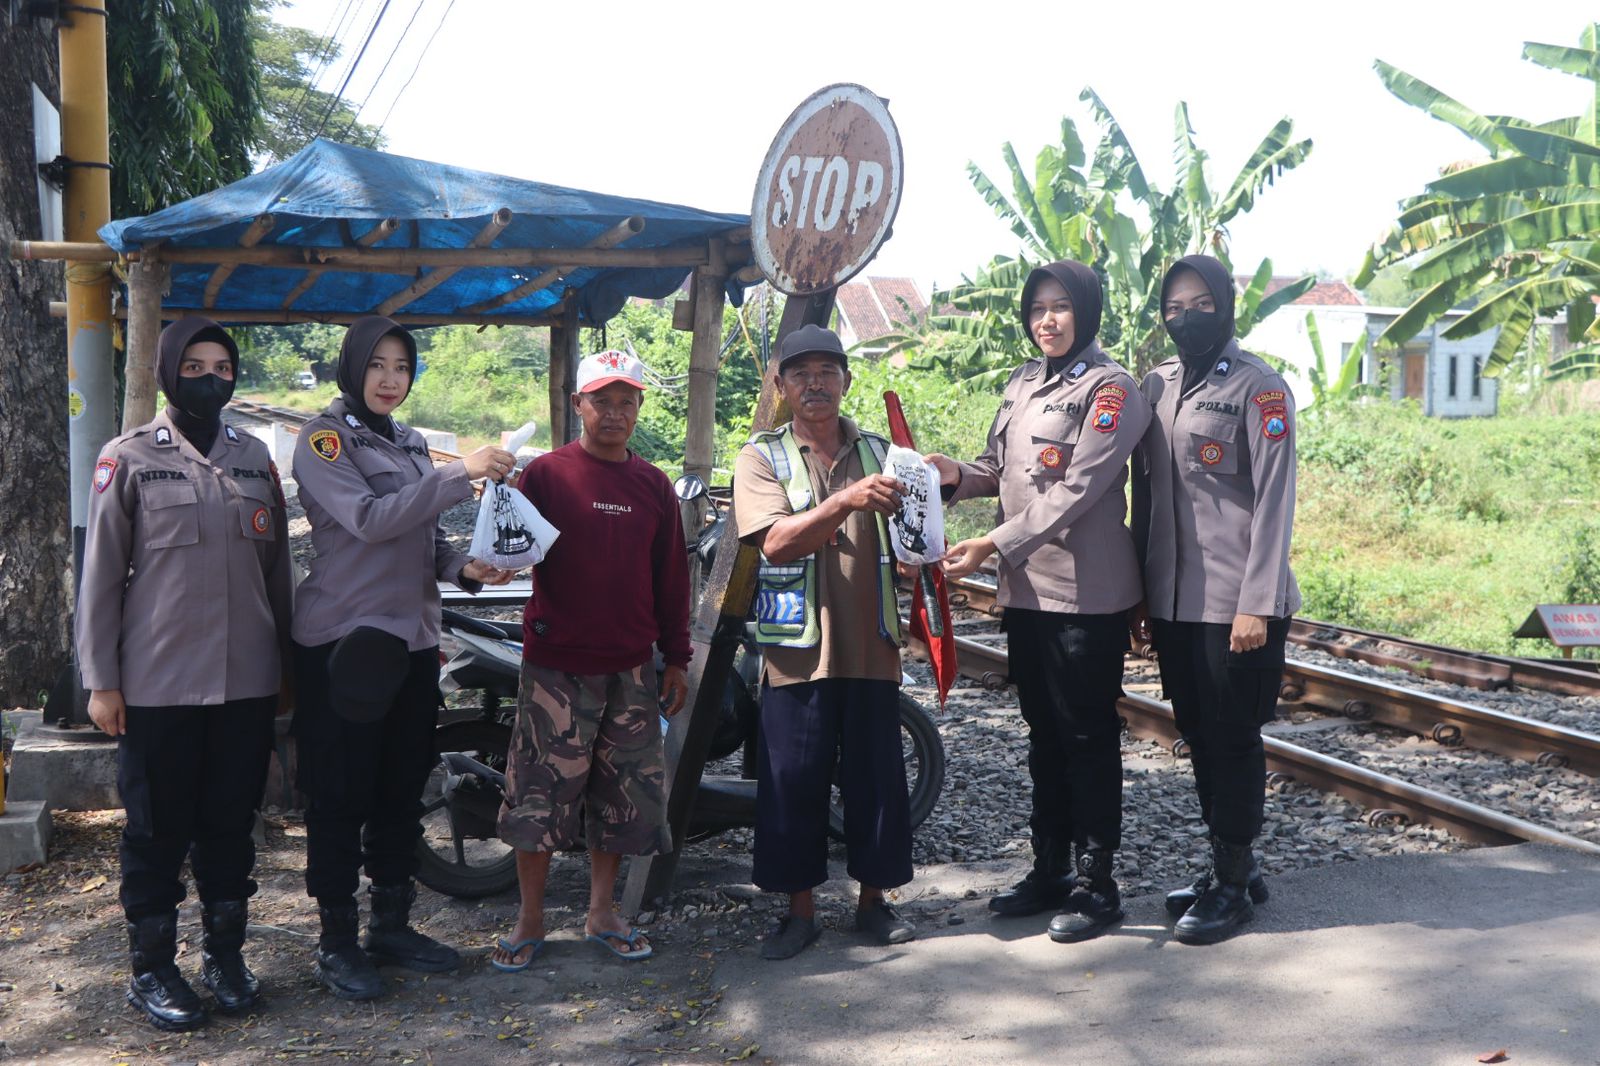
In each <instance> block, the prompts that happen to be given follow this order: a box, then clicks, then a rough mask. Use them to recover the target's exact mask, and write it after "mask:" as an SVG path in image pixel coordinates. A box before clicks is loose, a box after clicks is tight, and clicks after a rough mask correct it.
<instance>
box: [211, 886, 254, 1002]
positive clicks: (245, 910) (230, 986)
mask: <svg viewBox="0 0 1600 1066" xmlns="http://www.w3.org/2000/svg"><path fill="white" fill-rule="evenodd" d="M249 914H250V905H249V904H248V903H247V902H246V901H245V900H242V899H230V900H227V901H225V902H222V903H207V904H205V912H204V915H203V917H202V918H201V921H203V922H204V923H205V928H206V935H205V940H204V943H203V946H202V948H201V952H200V980H201V981H203V982H205V986H206V987H207V988H209V989H211V994H212V995H213V996H215V997H216V1000H217V1009H218V1010H220V1011H222V1012H223V1013H224V1014H240V1013H243V1012H245V1011H248V1010H249V1009H250V1008H251V1007H254V1006H255V1005H256V1004H257V1003H259V1002H260V1001H261V982H260V981H257V980H256V975H255V974H253V973H251V972H250V967H248V966H246V965H245V964H244V956H243V955H242V954H240V952H241V951H242V949H243V948H244V931H245V925H246V924H247V922H248V921H249Z"/></svg>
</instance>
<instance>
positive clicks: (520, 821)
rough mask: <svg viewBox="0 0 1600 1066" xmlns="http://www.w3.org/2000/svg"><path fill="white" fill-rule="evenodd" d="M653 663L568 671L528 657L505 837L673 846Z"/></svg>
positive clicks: (602, 845) (612, 848) (613, 847)
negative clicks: (599, 670) (611, 670)
mask: <svg viewBox="0 0 1600 1066" xmlns="http://www.w3.org/2000/svg"><path fill="white" fill-rule="evenodd" d="M654 673H655V671H654V670H652V669H651V668H650V664H648V663H646V664H644V665H642V666H639V667H636V668H634V669H632V670H624V671H621V672H618V673H614V674H568V673H564V672H562V671H560V670H551V669H548V668H546V667H542V666H534V665H533V664H531V663H529V662H527V661H526V660H524V661H523V664H522V679H521V683H520V685H519V686H518V691H517V722H516V726H515V727H514V728H513V730H512V733H511V750H510V751H509V752H508V754H507V760H506V802H505V805H504V806H502V807H501V808H500V820H499V832H500V839H501V840H503V841H505V842H506V843H507V844H510V845H511V846H512V847H515V848H518V849H520V850H522V851H560V850H563V849H566V848H572V847H580V846H581V847H587V848H594V849H598V850H600V851H609V852H615V853H617V854H620V855H656V854H660V853H661V852H666V851H671V850H672V834H671V832H670V831H669V830H668V828H667V805H666V785H665V781H666V770H665V761H664V758H663V755H662V747H661V722H660V716H659V712H658V710H657V707H656V691H655V685H654V683H653V682H654Z"/></svg>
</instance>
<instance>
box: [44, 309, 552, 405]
mask: <svg viewBox="0 0 1600 1066" xmlns="http://www.w3.org/2000/svg"><path fill="white" fill-rule="evenodd" d="M66 308H67V305H66V304H65V303H63V302H62V301H60V300H52V301H50V317H52V318H61V317H62V316H64V315H65V314H66V313H67V311H66ZM368 313H369V312H366V311H284V310H282V309H279V310H276V311H272V310H261V311H249V310H220V311H219V310H216V309H213V308H200V307H162V308H161V320H162V321H164V322H175V321H177V320H178V319H180V318H182V317H183V316H184V315H198V314H204V315H205V316H206V317H207V318H209V319H211V320H212V321H214V322H216V323H218V324H219V325H223V326H286V325H295V324H298V323H301V322H315V323H320V324H323V325H333V326H348V325H349V324H350V323H352V322H354V321H355V320H356V319H358V318H361V317H363V316H365V315H367V314H368ZM116 317H118V318H126V317H128V314H127V312H126V311H123V310H120V309H119V310H118V311H117V312H116ZM390 317H392V318H393V319H394V320H395V321H396V322H398V323H400V324H401V325H402V326H559V325H560V324H561V319H560V317H559V316H558V315H552V314H549V313H546V314H542V315H471V316H467V315H449V314H439V315H426V314H406V313H405V312H400V313H398V314H395V315H391V316H390ZM146 421H148V419H146Z"/></svg>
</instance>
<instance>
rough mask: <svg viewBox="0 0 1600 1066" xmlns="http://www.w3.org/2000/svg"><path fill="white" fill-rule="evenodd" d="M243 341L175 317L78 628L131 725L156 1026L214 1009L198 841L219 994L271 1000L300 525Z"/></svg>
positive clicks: (83, 594) (126, 755)
mask: <svg viewBox="0 0 1600 1066" xmlns="http://www.w3.org/2000/svg"><path fill="white" fill-rule="evenodd" d="M238 359H239V353H238V349H237V348H236V347H235V346H234V343H233V340H232V338H230V337H229V336H228V334H227V333H226V332H225V331H224V330H223V329H222V327H220V326H218V325H217V324H216V323H215V322H213V321H211V320H210V319H208V318H201V317H199V316H191V317H188V318H183V319H180V320H179V321H177V322H174V323H173V324H172V325H170V326H168V327H167V328H166V329H165V330H163V331H162V333H161V340H160V346H159V353H158V359H157V376H158V378H159V380H160V384H161V391H162V392H163V393H164V394H165V395H166V397H167V407H166V410H165V411H163V412H162V413H161V414H159V415H157V416H156V418H155V419H154V420H153V421H151V422H149V423H148V424H146V425H143V426H140V427H139V428H137V429H135V430H133V431H131V432H129V433H124V434H123V435H122V436H120V437H117V438H116V439H115V440H113V441H111V443H109V444H107V445H106V447H105V450H104V451H102V452H101V453H100V461H99V462H98V463H97V464H96V466H95V468H94V485H93V491H92V492H91V493H90V495H89V520H88V529H87V539H86V542H85V545H84V562H83V581H82V584H81V586H80V588H79V593H78V614H77V644H78V661H79V665H80V666H81V668H82V671H83V684H84V687H85V688H86V689H88V690H89V691H90V697H89V715H90V717H91V718H92V719H93V720H94V723H95V724H96V725H97V726H99V727H100V728H101V729H102V730H104V731H105V732H106V733H108V734H110V735H111V736H114V737H116V738H117V785H118V788H119V789H120V790H121V793H122V802H123V805H124V807H125V808H126V809H127V824H126V825H125V827H124V828H123V831H122V845H121V849H120V850H121V860H122V886H121V890H120V900H121V903H122V909H123V913H124V915H125V916H126V917H127V921H128V941H129V947H130V955H131V959H132V963H133V979H132V981H131V982H130V983H129V986H128V995H127V998H128V1002H129V1003H130V1004H132V1005H133V1006H134V1007H136V1008H138V1009H139V1010H141V1011H143V1012H144V1014H145V1016H146V1017H147V1018H148V1019H149V1020H150V1021H151V1022H152V1023H153V1024H154V1025H156V1026H157V1027H158V1028H161V1029H166V1030H183V1029H192V1028H194V1027H195V1026H197V1025H199V1024H200V1023H201V1022H203V1021H204V1020H205V1007H204V1005H203V1004H202V1002H201V1000H200V998H199V997H198V996H197V995H196V994H195V991H194V989H193V988H192V987H191V986H190V985H189V983H188V981H187V980H186V979H185V978H184V976H183V974H182V973H181V972H180V971H179V969H178V967H177V965H176V962H175V959H176V957H177V919H178V909H177V908H178V904H179V903H180V902H182V900H183V898H184V886H183V882H182V880H180V878H179V873H180V871H181V869H182V867H183V860H184V858H185V857H186V856H187V857H188V859H189V861H190V866H191V869H192V870H193V872H194V880H195V888H196V891H197V892H198V894H199V896H200V903H201V907H202V922H203V924H204V928H205V935H204V939H203V941H202V952H201V963H200V975H201V979H202V980H203V981H204V983H205V985H206V987H208V988H209V989H210V990H211V992H212V994H213V996H214V997H215V1000H216V1005H217V1008H218V1009H220V1010H222V1011H225V1012H229V1013H234V1012H239V1011H244V1010H248V1009H249V1008H251V1007H253V1006H254V1005H255V1004H256V1002H257V1000H258V999H259V996H260V986H259V984H258V982H257V981H256V978H255V975H253V974H252V973H251V972H250V970H249V968H248V967H247V966H246V965H245V962H244V958H243V956H242V954H241V948H242V946H243V944H244V937H245V926H246V921H247V903H246V900H248V899H249V897H250V896H252V895H254V894H255V890H256V883H255V882H254V881H253V880H251V878H250V874H251V871H252V869H253V868H254V866H255V844H254V842H253V841H252V840H251V836H250V832H251V829H252V827H253V825H254V820H255V819H254V815H255V811H256V807H257V806H258V804H259V803H260V800H261V792H262V789H263V788H264V787H265V785H266V775H267V760H268V758H269V757H270V755H271V752H272V743H273V729H272V720H273V717H274V716H275V714H276V713H277V706H278V692H279V688H280V680H281V675H282V672H283V666H284V665H285V664H286V663H287V658H288V657H287V654H286V653H287V645H288V635H289V624H290V614H291V597H292V591H293V583H294V578H293V569H292V563H291V561H290V556H289V538H288V525H287V522H286V520H285V517H284V508H283V494H282V490H281V488H280V487H279V485H278V480H277V479H278V472H277V469H276V468H275V467H274V466H273V465H272V461H271V457H270V455H269V454H268V451H267V447H266V445H264V444H262V443H261V442H260V441H259V440H257V439H256V438H254V437H252V436H249V435H247V434H243V433H240V432H239V431H238V430H236V429H234V428H233V427H232V426H230V425H227V424H226V423H224V422H223V421H222V419H221V417H220V414H221V411H222V408H223V407H224V406H226V404H227V403H228V400H229V399H230V398H231V397H232V395H233V379H234V374H235V371H236V370H237V369H238Z"/></svg>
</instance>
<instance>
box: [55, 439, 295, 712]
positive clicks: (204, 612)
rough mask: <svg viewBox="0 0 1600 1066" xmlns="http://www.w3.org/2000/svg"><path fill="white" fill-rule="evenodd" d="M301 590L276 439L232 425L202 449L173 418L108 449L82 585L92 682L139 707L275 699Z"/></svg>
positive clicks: (92, 509) (97, 475) (94, 499)
mask: <svg viewBox="0 0 1600 1066" xmlns="http://www.w3.org/2000/svg"><path fill="white" fill-rule="evenodd" d="M293 588H294V570H293V563H292V561H291V559H290V555H289V528H288V521H287V519H286V517H285V515H284V506H283V492H282V489H281V488H280V487H279V484H278V472H277V470H276V469H275V468H274V467H273V465H272V461H271V457H270V454H269V453H268V451H267V446H266V445H265V444H263V443H261V441H259V440H257V439H256V438H254V437H252V436H250V435H249V434H245V433H240V432H239V431H238V430H236V429H234V428H233V427H232V426H230V425H227V424H226V423H224V424H223V426H222V429H221V430H220V431H219V432H218V433H217V439H216V441H215V442H214V443H213V444H212V446H211V451H210V453H209V454H208V455H201V454H200V453H199V452H198V451H197V450H195V447H194V445H192V444H190V443H189V441H188V439H187V438H185V437H184V436H183V434H182V433H180V432H179V431H178V430H177V428H176V427H175V426H173V424H172V422H171V420H170V419H169V418H168V417H167V415H166V413H165V412H163V413H161V414H159V415H157V416H156V418H155V420H154V421H153V422H150V423H148V424H146V425H143V426H140V427H139V428H137V429H135V430H133V431H131V432H129V433H124V434H123V435H122V436H120V437H117V438H115V439H114V440H112V441H111V442H110V443H109V444H107V445H106V446H105V449H104V450H103V451H102V452H101V453H100V461H99V463H98V464H97V465H96V466H95V470H94V486H93V489H92V491H91V492H90V493H89V516H88V529H87V539H86V541H85V544H84V557H83V581H82V584H81V585H80V586H79V591H78V615H77V643H78V664H79V667H80V669H81V670H82V672H83V685H84V687H85V688H87V689H90V690H94V691H99V690H110V689H116V690H120V691H121V693H122V699H123V702H124V703H126V704H129V705H130V706H134V707H162V706H202V705H214V704H219V703H224V702H226V701H228V700H244V699H256V698H259V697H262V696H271V695H273V694H275V693H276V692H277V691H278V688H279V681H280V676H281V673H282V666H283V661H282V654H283V652H284V651H285V650H286V648H287V645H288V632H289V619H290V614H291V611H292V607H291V600H292V597H293Z"/></svg>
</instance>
